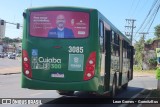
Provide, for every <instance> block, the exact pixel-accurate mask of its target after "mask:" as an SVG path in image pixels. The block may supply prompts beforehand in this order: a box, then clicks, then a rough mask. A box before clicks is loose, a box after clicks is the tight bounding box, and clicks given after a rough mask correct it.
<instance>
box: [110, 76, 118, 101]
mask: <svg viewBox="0 0 160 107" xmlns="http://www.w3.org/2000/svg"><path fill="white" fill-rule="evenodd" d="M116 94H117V78H116V76H114V79H113V85H112V91H111V97H112V98H114V97H115V96H116Z"/></svg>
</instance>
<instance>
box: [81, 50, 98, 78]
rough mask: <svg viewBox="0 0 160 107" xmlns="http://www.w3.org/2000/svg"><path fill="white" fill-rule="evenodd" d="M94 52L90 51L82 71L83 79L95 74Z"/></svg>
mask: <svg viewBox="0 0 160 107" xmlns="http://www.w3.org/2000/svg"><path fill="white" fill-rule="evenodd" d="M95 64H96V52H92V53H91V54H90V56H89V58H88V60H87V63H86V68H85V72H84V80H89V79H91V78H92V77H93V76H94V74H95Z"/></svg>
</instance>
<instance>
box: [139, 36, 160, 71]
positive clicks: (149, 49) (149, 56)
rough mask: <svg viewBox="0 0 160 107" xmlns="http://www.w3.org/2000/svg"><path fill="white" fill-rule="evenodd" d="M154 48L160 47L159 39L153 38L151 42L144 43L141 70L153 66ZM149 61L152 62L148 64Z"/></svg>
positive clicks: (154, 58)
mask: <svg viewBox="0 0 160 107" xmlns="http://www.w3.org/2000/svg"><path fill="white" fill-rule="evenodd" d="M156 48H160V39H157V40H154V41H153V42H152V43H151V44H145V45H144V53H143V62H142V67H143V70H149V69H152V68H155V66H156V63H155V64H154V60H156ZM151 61H152V64H150V62H151ZM155 62H156V61H155Z"/></svg>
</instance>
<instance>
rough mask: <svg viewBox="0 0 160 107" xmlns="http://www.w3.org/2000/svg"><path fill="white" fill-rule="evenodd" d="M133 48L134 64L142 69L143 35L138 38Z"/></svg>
mask: <svg viewBox="0 0 160 107" xmlns="http://www.w3.org/2000/svg"><path fill="white" fill-rule="evenodd" d="M134 48H135V64H136V65H137V66H138V68H140V69H142V61H143V51H144V36H142V37H141V38H140V40H139V41H138V42H136V43H135V45H134Z"/></svg>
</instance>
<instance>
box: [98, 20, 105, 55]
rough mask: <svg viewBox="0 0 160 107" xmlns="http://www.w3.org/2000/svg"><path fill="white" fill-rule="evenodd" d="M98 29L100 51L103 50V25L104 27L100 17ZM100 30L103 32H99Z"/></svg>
mask: <svg viewBox="0 0 160 107" xmlns="http://www.w3.org/2000/svg"><path fill="white" fill-rule="evenodd" d="M101 25H102V26H103V28H102V29H101V27H102V26H101ZM98 29H99V30H98V31H99V33H98V34H99V44H100V50H101V52H104V50H105V43H104V42H105V38H104V37H105V31H104V30H105V27H104V22H103V21H102V20H101V19H99V27H98ZM101 31H102V32H103V33H101ZM101 38H102V39H103V40H102V41H103V43H102V44H101Z"/></svg>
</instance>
